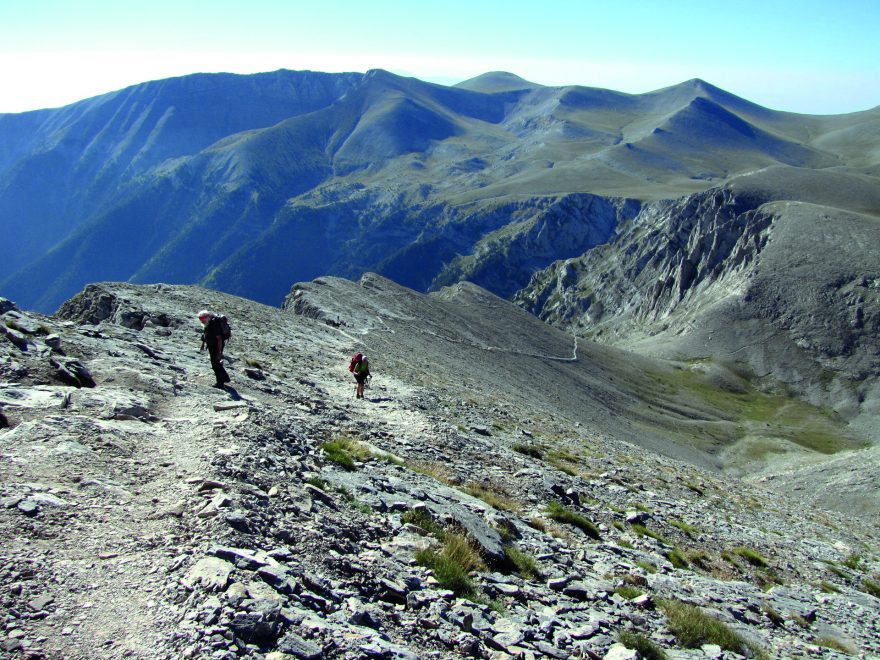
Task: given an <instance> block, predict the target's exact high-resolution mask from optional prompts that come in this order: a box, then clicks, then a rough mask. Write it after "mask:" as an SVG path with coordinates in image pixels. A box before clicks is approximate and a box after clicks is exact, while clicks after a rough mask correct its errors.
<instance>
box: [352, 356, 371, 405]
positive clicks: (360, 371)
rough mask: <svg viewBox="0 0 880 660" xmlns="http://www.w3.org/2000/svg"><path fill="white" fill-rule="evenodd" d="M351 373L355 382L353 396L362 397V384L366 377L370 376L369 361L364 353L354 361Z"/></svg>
mask: <svg viewBox="0 0 880 660" xmlns="http://www.w3.org/2000/svg"><path fill="white" fill-rule="evenodd" d="M359 355H360V354H359ZM352 373H353V374H354V380H355V382H356V383H357V386H356V388H355V398H357V399H363V398H364V385H366V383H367V378H372V376H371V375H370V361H369V360H368V359H367V356H366V355H361V357H360V360H357V361H356V362H355V363H354V369H353V370H352Z"/></svg>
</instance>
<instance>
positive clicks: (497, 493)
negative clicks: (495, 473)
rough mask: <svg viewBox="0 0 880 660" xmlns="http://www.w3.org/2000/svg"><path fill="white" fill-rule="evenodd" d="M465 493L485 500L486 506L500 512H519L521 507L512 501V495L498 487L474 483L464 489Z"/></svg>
mask: <svg viewBox="0 0 880 660" xmlns="http://www.w3.org/2000/svg"><path fill="white" fill-rule="evenodd" d="M464 492H466V493H467V494H468V495H471V496H473V497H476V498H479V499H481V500H483V501H484V502H485V503H486V504H488V505H489V506H491V507H492V508H494V509H498V510H499V511H518V510H519V508H520V507H519V505H518V504H517V503H516V502H515V501H514V500H513V499H511V497H510V495H508V494H507V493H505V492H504V490H503V489H502V488H500V487H498V486H496V485H493V484H490V485H483V484H477V483H472V484H468V485H467V486H465V488H464Z"/></svg>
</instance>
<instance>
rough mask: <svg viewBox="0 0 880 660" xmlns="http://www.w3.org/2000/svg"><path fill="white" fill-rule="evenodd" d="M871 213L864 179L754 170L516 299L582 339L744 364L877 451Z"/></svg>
mask: <svg viewBox="0 0 880 660" xmlns="http://www.w3.org/2000/svg"><path fill="white" fill-rule="evenodd" d="M824 187H828V189H827V190H826V189H823V188H824ZM820 200H821V201H825V202H830V203H835V204H837V205H838V208H835V207H832V206H826V205H820V204H819V203H818V202H819V201H820ZM878 201H880V198H878V196H877V188H876V186H875V185H874V184H873V180H872V179H871V178H867V177H863V176H858V175H845V174H843V173H833V174H832V173H811V172H804V171H802V170H799V169H792V168H776V169H774V170H769V171H762V172H759V173H756V174H752V175H748V176H745V177H741V178H738V179H734V180H733V181H732V182H731V183H730V184H729V185H728V186H727V187H725V188H721V189H717V190H714V191H708V192H706V193H701V194H697V195H693V196H691V197H689V198H686V199H684V200H681V201H677V202H670V203H663V204H657V205H653V206H647V207H644V208H643V209H642V211H641V213H640V215H639V216H637V217H636V218H634V219H633V220H632V221H630V222H629V223H628V224H627V225H626V226H625V227H622V228H621V231H620V233H619V235H618V236H617V237H615V238H614V239H613V241H611V242H610V243H609V244H607V245H604V246H601V247H599V248H595V249H593V250H591V251H588V252H586V253H585V254H584V255H583V256H581V257H579V258H576V259H571V260H567V261H564V262H559V263H557V264H554V265H553V266H552V267H550V268H548V269H546V270H545V271H543V272H542V273H539V274H538V275H536V276H535V277H534V278H533V280H532V282H531V283H530V285H529V287H528V288H527V289H525V290H523V291H521V292H520V293H519V294H518V297H517V299H518V300H519V302H520V303H521V304H522V305H523V306H525V307H526V308H527V309H529V310H530V311H532V312H534V313H536V314H538V315H539V316H540V317H541V318H544V319H546V320H548V321H550V322H552V323H554V324H556V325H558V326H560V327H562V328H565V329H569V330H571V331H573V332H576V333H578V334H581V335H585V336H592V337H599V338H601V339H602V340H603V341H608V342H611V343H614V344H619V345H621V346H627V347H630V348H636V349H637V350H640V351H643V352H648V353H654V354H661V355H676V356H682V357H687V358H688V359H711V360H717V361H719V362H720V363H722V364H735V363H738V364H741V365H742V367H743V368H745V369H747V370H750V371H751V373H752V374H753V375H754V377H756V378H758V379H762V378H764V379H766V381H767V382H768V386H769V385H770V384H771V383H772V382H776V383H778V382H780V381H781V382H784V383H787V384H788V385H790V386H792V387H794V388H795V390H796V391H798V392H800V393H802V394H804V395H806V396H807V397H808V398H809V399H810V400H811V401H813V402H814V403H817V404H822V405H830V406H831V407H832V408H833V409H834V410H836V411H837V412H838V413H839V414H841V415H843V416H844V417H845V418H847V419H849V420H851V421H852V423H853V425H854V427H856V428H859V429H861V430H862V432H865V433H867V434H868V435H869V436H870V437H872V438H874V439H875V440H876V439H878V438H880V427H878V425H877V419H878V417H877V413H878V410H880V409H878V402H880V353H878V350H877V346H876V342H875V341H874V336H875V335H876V333H877V331H878V330H880V297H878V295H877V283H878V282H880V271H878V269H877V260H876V255H877V249H876V246H877V245H878V244H880V220H878V215H874V214H876V213H877V210H878ZM869 213H873V214H869Z"/></svg>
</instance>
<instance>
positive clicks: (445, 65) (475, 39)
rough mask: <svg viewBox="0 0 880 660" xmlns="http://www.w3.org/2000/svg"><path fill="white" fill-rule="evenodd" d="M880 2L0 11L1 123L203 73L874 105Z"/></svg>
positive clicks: (14, 5)
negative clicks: (483, 81) (484, 76)
mask: <svg viewBox="0 0 880 660" xmlns="http://www.w3.org/2000/svg"><path fill="white" fill-rule="evenodd" d="M878 34H880V0H839V1H838V2H836V3H830V2H827V1H823V2H817V1H814V0H798V1H792V0H779V1H774V0H764V1H763V2H758V1H753V0H745V1H741V2H736V1H732V0H731V1H728V2H720V1H716V0H703V1H701V2H694V1H688V2H678V1H676V0H668V1H666V2H660V1H656V0H643V1H640V2H635V1H631V2H627V1H624V0H621V1H617V2H615V1H613V0H601V1H594V0H542V1H541V2H517V1H516V0H505V1H503V2H502V1H496V0H483V1H481V0H470V1H468V2H463V1H460V0H444V1H443V2H431V3H422V2H417V1H415V0H409V1H403V0H400V1H397V0H372V1H370V2H363V1H361V2H350V1H347V0H344V1H334V0H318V1H315V2H301V1H298V0H287V1H281V0H278V1H268V0H251V1H250V2H242V1H238V2H232V1H229V0H211V1H203V0H197V1H189V2H188V1H186V0H176V1H168V0H151V1H150V2H143V3H139V2H134V1H132V2H128V1H122V0H113V1H112V2H111V1H105V0H78V1H75V0H0V112H21V111H24V110H31V109H36V108H42V107H54V106H59V105H64V104H66V103H71V102H73V101H76V100H79V99H83V98H87V97H90V96H94V95H97V94H102V93H105V92H109V91H112V90H115V89H120V88H122V87H126V86H128V85H132V84H136V83H139V82H143V81H146V80H155V79H159V78H167V77H171V76H176V75H185V74H188V73H195V72H200V71H232V72H238V73H254V72H257V71H271V70H275V69H279V68H287V69H311V70H316V71H366V70H367V69H372V68H383V69H388V70H390V71H393V72H395V73H401V74H405V75H413V76H416V77H418V78H421V79H423V80H429V81H432V82H438V83H442V84H454V83H455V82H459V81H461V80H465V79H467V78H470V77H473V76H475V75H479V74H480V73H484V72H486V71H495V70H504V71H510V72H512V73H516V74H518V75H520V76H522V77H524V78H527V79H529V80H532V81H534V82H537V83H542V84H546V85H573V84H577V85H587V86H592V87H605V88H609V89H615V90H619V91H623V92H630V93H641V92H647V91H651V90H654V89H659V88H661V87H666V86H669V85H674V84H676V83H679V82H682V81H684V80H687V79H690V78H703V79H704V80H707V81H708V82H710V83H712V84H714V85H717V86H719V87H722V88H723V89H726V90H727V91H730V92H732V93H734V94H737V95H739V96H743V97H745V98H747V99H749V100H751V101H754V102H756V103H759V104H761V105H764V106H767V107H770V108H774V109H777V110H788V111H793V112H806V113H813V114H829V113H840V112H854V111H858V110H867V109H869V108H872V107H875V106H878V105H880V38H878V36H877V35H878Z"/></svg>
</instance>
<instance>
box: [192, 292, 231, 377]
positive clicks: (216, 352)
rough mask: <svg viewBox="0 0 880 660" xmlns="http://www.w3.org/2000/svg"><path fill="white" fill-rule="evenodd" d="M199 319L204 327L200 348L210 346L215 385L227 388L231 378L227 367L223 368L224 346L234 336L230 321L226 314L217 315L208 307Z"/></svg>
mask: <svg viewBox="0 0 880 660" xmlns="http://www.w3.org/2000/svg"><path fill="white" fill-rule="evenodd" d="M199 321H201V322H202V326H203V327H204V331H203V332H202V347H201V349H199V350H204V349H205V346H207V347H208V355H210V356H211V369H213V370H214V376H216V378H217V382H216V383H215V384H214V387H216V388H217V389H220V390H223V389H226V383H228V382H229V381H230V380H231V379H230V378H229V374H228V373H226V369H224V368H223V347H224V346H225V345H226V340H228V339H229V338H230V337H231V336H232V330H231V329H230V327H229V321H228V320H227V319H226V317H225V316H222V315H221V316H217V315H216V314H214V312H209V311H208V310H207V309H203V310H202V311H201V312H199Z"/></svg>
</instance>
